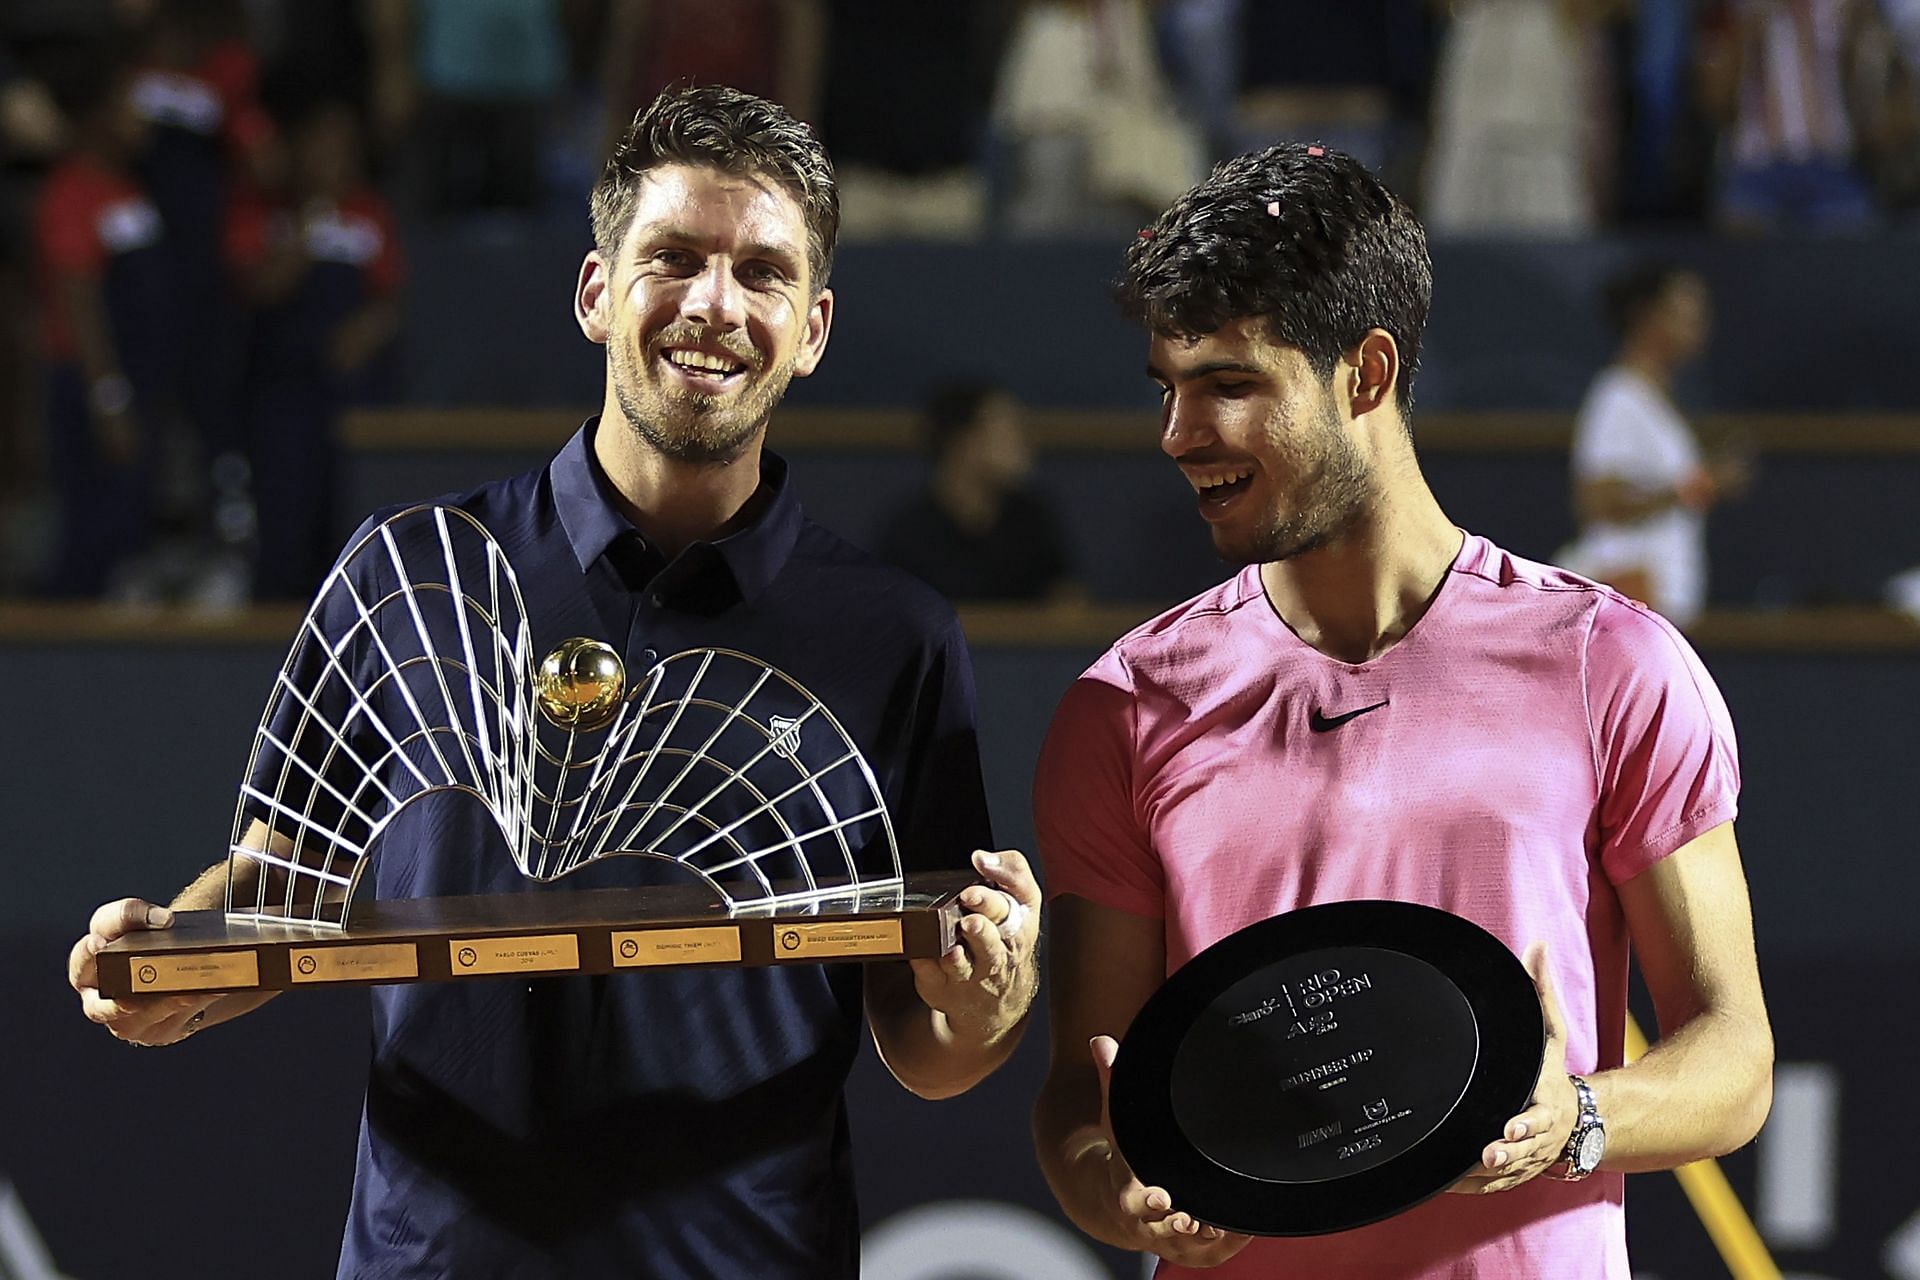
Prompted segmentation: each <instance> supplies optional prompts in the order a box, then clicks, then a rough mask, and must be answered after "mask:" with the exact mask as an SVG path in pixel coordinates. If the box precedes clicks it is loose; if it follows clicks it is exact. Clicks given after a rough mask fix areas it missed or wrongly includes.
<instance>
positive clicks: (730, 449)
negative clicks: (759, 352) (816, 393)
mask: <svg viewBox="0 0 1920 1280" xmlns="http://www.w3.org/2000/svg"><path fill="white" fill-rule="evenodd" d="M798 358H799V353H798V352H796V353H795V354H794V356H793V357H792V358H790V359H788V360H787V361H786V362H785V363H784V364H781V365H778V366H776V367H774V368H772V369H768V370H766V371H764V372H760V371H756V370H754V369H752V368H749V370H748V371H747V372H746V373H745V374H743V375H741V376H743V377H746V378H750V379H756V380H757V381H756V383H753V384H749V385H748V386H747V387H746V388H745V389H744V390H743V391H742V392H739V393H735V394H731V395H728V396H724V397H723V396H707V395H700V394H697V393H696V394H693V395H669V394H667V393H665V392H663V391H662V390H661V389H660V388H659V386H658V384H656V383H651V382H649V381H648V380H647V379H645V378H642V377H641V376H640V371H639V370H638V369H637V368H635V367H634V361H633V355H632V353H631V351H630V349H629V348H628V347H626V346H624V345H617V346H609V347H608V348H607V360H608V365H609V373H610V374H611V375H612V379H613V396H614V401H615V402H616V403H617V404H619V406H620V412H621V414H622V415H623V416H624V417H625V418H626V420H627V423H628V424H629V425H630V426H631V427H632V428H633V430H634V432H635V434H637V435H638V436H639V437H640V439H641V440H642V441H644V442H645V443H646V444H647V446H648V447H649V448H651V449H652V450H654V451H655V452H656V453H658V454H660V455H661V456H663V457H666V458H670V459H672V460H673V461H675V462H687V463H695V464H702V465H722V464H725V463H729V462H733V461H735V460H737V459H738V458H739V457H740V456H741V455H742V454H743V453H745V452H746V451H747V448H748V446H749V445H751V444H752V443H753V440H754V438H755V437H756V436H757V435H759V433H760V431H761V429H762V428H763V427H764V426H765V425H766V421H767V418H768V417H769V416H770V415H771V414H772V413H773V410H774V406H775V405H777V404H779V403H780V401H781V399H782V398H783V397H784V396H785V395H786V393H787V384H788V383H790V382H792V381H793V366H794V362H795V360H797V359H798ZM647 359H649V360H651V359H653V355H652V353H651V352H649V353H648V355H647Z"/></svg>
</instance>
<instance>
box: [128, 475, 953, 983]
mask: <svg viewBox="0 0 1920 1280" xmlns="http://www.w3.org/2000/svg"><path fill="white" fill-rule="evenodd" d="M448 803H452V804H478V805H480V806H482V807H483V809H484V811H485V813H486V815H487V817H488V818H489V819H490V825H491V827H492V828H494V829H496V830H497V831H498V832H499V835H500V838H501V841H502V842H503V843H504V846H505V853H506V856H508V857H510V858H511V859H512V864H513V866H514V867H515V868H516V869H517V870H518V872H519V873H520V875H521V876H522V877H524V878H525V879H526V880H528V881H531V882H536V884H537V885H539V886H540V887H539V888H537V889H536V888H535V886H533V885H528V886H514V887H513V890H512V891H509V892H501V893H488V894H484V895H465V896H458V897H426V898H417V897H396V898H392V899H382V898H378V897H377V896H376V895H375V894H374V893H372V892H370V891H369V890H368V889H367V887H366V885H365V881H366V880H367V879H368V876H369V873H370V872H372V871H373V870H374V868H375V867H376V866H377V861H378V858H379V856H380V851H381V847H382V845H383V843H385V841H386V838H387V835H388V832H389V830H390V829H391V828H393V827H394V826H395V824H396V823H397V822H399V821H400V820H401V819H402V818H403V816H404V815H406V814H408V813H409V812H410V811H412V810H415V809H417V808H419V807H422V806H426V805H434V804H448ZM229 853H230V857H229V859H228V873H227V895H226V905H225V910H224V911H204V912H180V913H177V915H176V923H175V925H174V927H173V928H172V929H169V930H165V931H159V932H155V933H151V934H135V935H131V936H129V937H126V938H123V939H121V940H119V941H118V942H116V943H115V944H113V945H112V946H110V947H108V948H106V949H105V950H103V951H102V952H101V955H100V980H101V991H102V993H103V994H106V995H108V996H115V995H130V994H144V993H148V992H159V991H214V990H245V989H253V988H260V989H276V988H282V987H290V986H299V985H303V984H308V983H313V984H322V983H335V984H337V983H346V982H391V981H409V980H432V979H453V978H460V977H465V976H469V975H478V974H486V973H525V974H532V973H588V972H610V971H614V970H617V969H622V968H628V967H640V966H648V965H652V966H660V965H683V964H766V963H780V962H783V961H818V960H821V959H878V958H899V957H903V956H910V955H912V956H921V955H937V954H939V953H940V952H942V951H944V950H946V948H947V947H949V946H951V945H952V943H953V938H954V933H953V930H954V926H955V924H956V923H957V921H958V916H959V907H958V904H957V901H956V898H957V895H958V893H959V891H960V889H962V888H964V887H965V886H966V885H967V884H970V883H972V882H973V877H972V876H971V874H970V873H967V872H953V873H935V874H933V875H930V876H927V877H920V876H916V877H913V878H912V880H911V882H909V878H908V877H905V876H903V874H902V872H901V862H900V851H899V846H898V844H897V842H896V840H895V836H894V830H893V823H892V820H891V818H890V817H889V815H888V812H887V806H886V803H885V801H884V799H883V798H882V795H881V790H880V787H879V784H878V783H877V782H876V781H875V779H874V776H873V771H872V769H871V768H870V767H869V765H868V764H867V761H866V759H865V758H864V757H863V756H862V755H861V753H860V750H859V748H858V747H857V746H855V745H854V743H853V741H852V739H851V738H850V737H849V736H848V734H847V732H846V729H845V728H844V727H843V726H842V725H841V723H840V722H839V720H838V719H836V718H835V717H834V715H833V712H832V711H831V710H830V709H829V708H828V707H827V706H826V705H825V704H824V703H822V702H821V701H820V699H818V698H817V697H815V696H814V695H813V694H812V693H810V692H809V691H808V690H807V689H806V688H804V687H803V686H802V685H801V684H800V683H799V682H798V681H796V680H794V679H793V678H792V677H790V676H788V675H787V674H785V673H784V672H781V671H779V670H777V669H776V668H774V667H772V666H769V665H768V664H767V663H765V662H762V661H760V660H759V659H758V658H755V657H753V656H751V655H749V654H745V653H740V652H736V651H733V650H727V649H694V650H688V651H685V652H682V653H677V654H674V655H672V656H671V657H668V658H666V659H665V660H664V661H661V662H660V663H658V664H657V665H655V666H654V667H652V668H651V669H650V670H648V671H647V672H645V673H644V675H643V676H642V677H641V679H640V680H639V681H638V682H637V686H636V687H631V688H630V687H629V681H628V678H627V673H626V671H625V668H624V664H623V663H622V661H621V658H620V656H619V654H618V653H617V652H616V651H615V650H614V649H613V647H612V646H610V645H608V644H606V643H604V642H602V641H599V640H594V639H589V638H585V637H574V638H571V639H566V640H563V641H561V642H560V643H559V644H558V645H556V646H555V647H554V648H552V649H551V650H550V651H549V652H547V653H546V654H544V655H543V656H538V657H536V646H535V644H534V641H533V637H532V631H531V627H530V625H529V622H528V618H527V613H526V607H525V604H524V602H523V599H522V596H521V592H520V586H519V582H518V580H517V579H516V577H515V575H514V571H513V566H512V565H511V563H510V562H509V560H508V558H507V555H506V553H505V552H504V551H503V549H502V548H501V546H500V545H499V543H498V542H497V541H496V540H495V539H494V538H493V536H492V535H491V534H490V533H489V532H488V531H487V529H486V528H484V527H483V526H482V525H481V524H480V522H479V521H478V520H476V519H475V518H474V517H473V516H471V515H469V514H468V513H466V512H465V511H462V510H460V509H458V508H454V507H445V506H431V505H429V506H418V507H413V508H410V509H408V510H406V511H402V512H400V513H399V514H397V515H394V516H392V517H390V518H388V519H387V520H384V521H383V522H381V523H380V524H379V525H377V526H376V527H374V528H373V529H372V530H370V531H369V532H368V533H367V534H366V535H365V536H363V537H362V538H361V539H359V540H358V541H357V542H356V543H355V544H354V546H353V547H351V548H350V549H349V550H348V551H347V553H346V554H345V556H343V557H342V558H341V560H340V563H339V564H338V565H336V566H335V567H334V569H333V571H332V572H331V573H330V574H329V575H328V577H327V579H326V582H325V583H324V584H323V585H322V587H321V589H320V592H319V594H318V596H317V597H316V598H315V600H314V603H313V605H312V607H311V608H310V609H309V610H308V611H307V614H306V616H305V618H304V619H303V620H302V622H301V627H300V632H299V634H298V636H297V637H296V638H295V640H294V643H293V647H292V650H291V652H290V653H289V654H288V657H287V660H286V663H285V664H284V665H283V666H282V668H281V671H280V673H279V675H278V677H277V678H276V679H275V682H274V687H273V691H272V693H271V695H270V696H269V697H268V699H267V705H266V709H265V711H264V712H263V713H262V716H261V719H260V726H259V729H258V730H257V732H256V733H255V736H254V743H253V750H252V752H251V755H250V757H249V760H248V765H247V771H246V776H245V779H244V781H243V782H242V784H241V788H240V796H239V800H238V803H237V805H236V806H235V810H234V821H233V829H232V838H231V840H230V842H229ZM477 856H478V855H477ZM613 857H636V858H642V859H649V860H652V861H654V862H656V863H658V864H662V866H661V867H660V868H658V869H657V870H658V874H654V875H650V876H645V877H634V876H624V877H612V878H614V879H620V880H632V879H636V878H638V879H644V880H649V881H652V882H653V883H647V884H641V885H638V886H634V885H630V884H629V885H625V886H623V887H615V888H598V889H581V890H568V889H565V888H564V887H563V886H559V885H557V884H556V882H560V881H562V880H564V878H565V877H567V876H569V875H570V874H572V873H574V872H577V871H580V870H581V869H583V868H586V867H589V866H592V865H594V864H597V863H601V862H603V861H604V860H606V859H609V858H613ZM596 878H606V877H596ZM548 885H554V886H555V887H553V888H547V887H545V886H548Z"/></svg>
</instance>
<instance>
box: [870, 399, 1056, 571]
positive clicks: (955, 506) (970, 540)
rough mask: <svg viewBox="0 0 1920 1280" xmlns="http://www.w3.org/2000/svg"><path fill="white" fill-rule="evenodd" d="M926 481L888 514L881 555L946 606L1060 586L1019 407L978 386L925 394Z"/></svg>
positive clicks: (1049, 521)
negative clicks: (1032, 482)
mask: <svg viewBox="0 0 1920 1280" xmlns="http://www.w3.org/2000/svg"><path fill="white" fill-rule="evenodd" d="M925 424H926V432H927V445H928V448H929V450H930V452H931V454H932V458H933V478H932V483H931V484H930V485H929V487H928V488H927V491H926V492H925V493H924V494H922V495H921V496H920V497H919V498H918V499H916V500H915V501H914V502H913V503H912V504H911V505H909V506H907V507H905V508H903V509H902V510H900V511H898V512H896V513H895V514H894V516H893V518H892V519H891V520H890V521H889V522H888V524H887V526H886V531H885V533H884V534H883V536H882V538H881V543H880V554H881V555H882V556H883V557H884V558H886V559H888V560H891V561H892V562H893V563H895V564H897V565H899V566H900V567H901V568H903V569H906V570H907V571H908V572H910V573H912V574H913V575H914V576H915V577H917V578H919V579H920V580H921V581H923V582H925V583H927V584H928V585H930V586H932V587H933V588H934V589H935V590H937V591H939V592H940V593H941V594H943V595H945V596H946V597H947V598H948V599H951V600H1042V599H1045V598H1047V597H1049V596H1055V595H1059V594H1061V593H1062V592H1064V591H1066V590H1067V589H1068V576H1069V572H1070V569H1069V566H1068V564H1067V557H1066V552H1065V550H1064V547H1063V545H1062V542H1061V536H1060V529H1059V526H1058V525H1057V524H1056V523H1055V521H1054V518H1053V511H1052V509H1051V508H1050V507H1049V506H1048V505H1047V503H1046V501H1045V499H1044V498H1042V497H1041V496H1040V495H1039V494H1037V493H1035V492H1034V491H1033V489H1032V488H1030V487H1029V485H1028V483H1027V482H1028V478H1029V477H1030V476H1031V475H1032V472H1033V449H1032V446H1031V445H1030V444H1029V443H1028V442H1027V434H1026V425H1025V423H1024V422H1023V421H1022V418H1021V410H1020V405H1019V404H1018V402H1016V401H1015V400H1014V399H1013V397H1012V396H1011V395H1009V394H1008V393H1007V392H1005V391H1003V390H1001V389H1000V388H998V387H994V386H990V385H987V384H985V383H959V384H955V385H951V386H947V387H944V388H942V389H941V390H939V391H938V392H936V393H935V394H934V396H933V397H932V399H931V400H930V401H929V402H928V404H927V408H926V414H925Z"/></svg>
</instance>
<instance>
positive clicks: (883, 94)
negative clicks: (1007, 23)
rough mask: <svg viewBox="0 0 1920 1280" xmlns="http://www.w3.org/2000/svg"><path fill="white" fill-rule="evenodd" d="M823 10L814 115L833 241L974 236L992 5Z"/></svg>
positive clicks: (879, 1) (874, 1)
mask: <svg viewBox="0 0 1920 1280" xmlns="http://www.w3.org/2000/svg"><path fill="white" fill-rule="evenodd" d="M826 11H827V27H828V30H829V31H830V32H831V34H832V39H831V40H830V41H828V43H827V46H826V55H825V59H826V61H825V65H826V74H825V77H824V80H823V83H822V84H821V86H820V89H819V93H820V98H821V116H820V121H819V123H820V127H821V135H822V137H823V138H824V139H825V140H826V144H827V146H828V147H829V148H830V149H831V150H832V152H833V162H834V171H835V172H836V173H837V174H838V176H839V181H840V215H841V220H840V234H841V237H842V238H843V239H846V240H860V239H876V238H882V237H889V236H906V237H914V238H922V239H926V238H934V239H948V240H953V239H973V238H976V237H978V236H979V235H980V234H981V232H982V231H984V230H985V228H986V222H987V184H986V181H985V180H984V178H983V176H982V172H981V168H980V164H979V161H980V158H981V150H982V141H983V138H984V134H985V121H986V114H987V104H988V100H989V98H990V96H991V93H992V85H993V75H994V71H995V68H996V66H997V62H998V55H999V52H1000V40H999V36H1000V35H1001V31H1000V29H999V24H998V23H997V22H996V21H995V20H994V19H995V16H996V7H995V5H993V4H989V3H978V4H916V5H902V4H899V3H897V2H896V0H827V6H826Z"/></svg>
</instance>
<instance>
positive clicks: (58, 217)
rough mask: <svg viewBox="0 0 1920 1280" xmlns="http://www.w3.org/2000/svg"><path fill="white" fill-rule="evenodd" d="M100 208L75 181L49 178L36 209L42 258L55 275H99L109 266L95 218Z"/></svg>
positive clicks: (37, 235)
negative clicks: (103, 268) (85, 194)
mask: <svg viewBox="0 0 1920 1280" xmlns="http://www.w3.org/2000/svg"><path fill="white" fill-rule="evenodd" d="M98 213H99V210H98V208H97V207H96V206H95V205H93V204H92V203H91V202H90V201H88V200H87V199H86V198H85V196H84V194H83V193H82V191H81V190H80V188H79V187H78V186H76V185H75V184H73V183H69V182H61V181H58V180H50V181H49V182H48V183H47V185H46V187H45V189H44V190H43V191H42V193H41V196H40V204H39V207H38V208H37V209H36V210H35V211H34V238H35V239H36V240H37V241H38V242H39V247H40V260H41V262H42V264H43V265H44V266H45V267H46V269H47V270H48V271H49V272H50V273H51V274H53V275H56V276H85V277H88V278H92V277H95V276H98V275H99V274H100V271H101V269H102V267H104V266H105V265H106V261H107V250H106V246H105V245H103V244H102V243H101V242H100V232H99V229H98V227H97V225H96V222H95V219H96V217H97V216H98Z"/></svg>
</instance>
